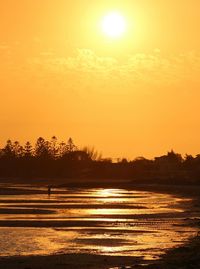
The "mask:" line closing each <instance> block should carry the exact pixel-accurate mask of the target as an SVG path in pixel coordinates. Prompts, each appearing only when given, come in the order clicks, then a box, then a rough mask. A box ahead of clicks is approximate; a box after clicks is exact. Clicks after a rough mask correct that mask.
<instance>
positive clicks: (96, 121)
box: [0, 0, 200, 159]
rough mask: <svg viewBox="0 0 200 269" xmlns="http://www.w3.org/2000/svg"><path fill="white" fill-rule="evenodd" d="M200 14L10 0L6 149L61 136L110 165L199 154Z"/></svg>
mask: <svg viewBox="0 0 200 269" xmlns="http://www.w3.org/2000/svg"><path fill="white" fill-rule="evenodd" d="M177 10H178V12H177ZM199 10H200V1H196V0H191V1H190V2H188V1H186V0H177V1H172V0H170V1H164V0H160V1H156V0H149V1H144V0H141V1H132V0H124V1H106V0H102V1H92V2H91V1H89V0H85V1H81V0H77V1H75V2H74V1H64V0H60V1H48V0H43V1H39V0H38V1H33V0H29V1H22V0H19V1H13V0H7V1H3V4H2V7H1V9H0V32H1V36H0V86H1V87H0V96H1V105H0V129H1V137H0V145H1V146H3V145H4V144H5V142H6V140H7V139H11V140H18V141H19V142H20V143H21V144H23V143H25V142H26V141H27V140H29V141H30V142H31V143H32V144H33V145H34V143H35V141H36V139H37V138H38V137H40V136H42V137H44V138H46V139H50V138H51V137H52V136H53V135H56V136H57V137H58V139H59V140H61V141H65V142H66V141H67V139H68V138H69V137H72V138H73V140H74V142H75V143H76V144H77V145H78V146H80V147H82V146H85V145H89V146H94V147H95V148H96V149H97V150H98V151H99V152H101V153H102V155H103V156H104V157H111V158H118V157H119V158H123V157H127V158H131V159H133V158H135V157H137V156H141V155H142V156H145V157H151V158H152V157H154V156H158V155H162V154H164V153H166V152H167V151H168V150H171V149H174V150H175V151H177V152H180V153H181V154H183V155H184V154H185V153H190V154H194V155H195V154H198V152H199V149H200V140H199V136H200V128H199V126H200V124H199V123H200V116H199V115H200V109H199V101H198V100H199V98H200V92H199V87H200V75H199V66H200V50H199V48H200V38H199V25H200V16H199V13H198V11H199ZM8 18H9V19H8Z"/></svg>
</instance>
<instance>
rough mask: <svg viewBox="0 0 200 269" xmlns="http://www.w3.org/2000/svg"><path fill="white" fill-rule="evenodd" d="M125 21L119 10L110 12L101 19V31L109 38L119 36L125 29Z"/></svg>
mask: <svg viewBox="0 0 200 269" xmlns="http://www.w3.org/2000/svg"><path fill="white" fill-rule="evenodd" d="M126 27H127V25H126V21H125V19H124V17H123V16H122V15H121V14H120V13H119V12H111V13H109V14H108V15H106V16H105V17H104V19H103V21H102V30H103V32H104V33H105V34H106V35H107V36H109V37H111V38H119V37H120V36H122V35H123V34H124V32H125V31H126Z"/></svg>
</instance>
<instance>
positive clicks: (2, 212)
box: [0, 186, 197, 259]
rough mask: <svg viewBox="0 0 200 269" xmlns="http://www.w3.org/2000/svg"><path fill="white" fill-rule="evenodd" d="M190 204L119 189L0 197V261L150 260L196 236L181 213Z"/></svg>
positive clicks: (68, 190)
mask: <svg viewBox="0 0 200 269" xmlns="http://www.w3.org/2000/svg"><path fill="white" fill-rule="evenodd" d="M20 188H22V189H23V190H26V189H28V188H30V187H29V186H19V187H18V189H20ZM38 190H39V191H40V192H41V191H44V190H45V189H42V188H39V189H38ZM34 191H37V188H34ZM183 202H184V203H183ZM189 203H190V200H188V199H180V198H176V197H174V196H171V195H168V194H159V193H153V192H144V191H126V190H122V189H54V190H53V192H52V195H51V196H50V197H48V196H47V194H44V193H33V194H31V192H30V193H29V194H27V193H26V194H20V195H3V196H0V205H1V209H0V227H1V228H0V238H1V239H0V249H1V253H0V256H14V255H49V254H54V253H74V252H75V253H95V254H102V255H103V254H107V255H125V256H140V257H145V258H146V259H153V258H155V257H158V255H160V254H161V253H163V251H166V250H167V249H169V248H172V247H174V246H177V245H180V244H182V243H184V242H185V241H187V240H188V239H189V238H190V237H192V236H194V235H195V234H196V232H197V229H196V228H195V227H193V228H191V227H190V226H189V225H187V221H186V219H185V217H186V216H187V217H191V214H192V213H191V214H190V212H187V213H186V212H185V209H186V207H187V206H188V208H189ZM193 214H194V213H193ZM192 216H194V215H192ZM183 222H184V225H183ZM2 226H4V227H2ZM6 226H7V227H6ZM8 226H10V227H8ZM12 226H13V227H12ZM14 226H18V227H14ZM28 226H29V227H28ZM48 227H50V228H48Z"/></svg>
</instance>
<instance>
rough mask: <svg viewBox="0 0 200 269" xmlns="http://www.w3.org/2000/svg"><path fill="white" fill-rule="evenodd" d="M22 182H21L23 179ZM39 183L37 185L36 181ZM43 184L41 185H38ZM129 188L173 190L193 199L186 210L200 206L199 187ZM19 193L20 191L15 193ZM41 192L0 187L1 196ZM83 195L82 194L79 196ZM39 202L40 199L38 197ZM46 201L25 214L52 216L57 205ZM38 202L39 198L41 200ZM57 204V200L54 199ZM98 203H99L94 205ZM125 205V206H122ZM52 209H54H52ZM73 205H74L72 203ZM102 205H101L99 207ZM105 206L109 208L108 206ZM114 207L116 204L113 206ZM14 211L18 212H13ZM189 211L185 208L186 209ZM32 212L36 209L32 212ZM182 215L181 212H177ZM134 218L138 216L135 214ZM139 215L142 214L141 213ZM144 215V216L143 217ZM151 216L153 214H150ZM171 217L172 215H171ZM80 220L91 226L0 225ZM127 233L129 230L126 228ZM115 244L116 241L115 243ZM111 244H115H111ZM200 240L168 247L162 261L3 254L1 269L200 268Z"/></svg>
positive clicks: (2, 223)
mask: <svg viewBox="0 0 200 269" xmlns="http://www.w3.org/2000/svg"><path fill="white" fill-rule="evenodd" d="M20 183H21V182H20ZM34 185H35V186H37V184H34ZM39 185H40V186H42V184H41V183H40V184H39ZM127 187H128V188H129V189H133V190H143V191H151V192H158V193H170V194H172V195H176V196H178V197H180V198H181V197H182V198H183V197H187V198H189V199H193V200H192V201H191V203H190V206H191V208H190V209H189V208H187V210H191V211H196V209H197V208H199V206H200V203H199V201H200V200H199V193H200V191H199V190H200V188H199V187H196V186H162V185H161V186H160V185H148V186H147V185H135V186H131V187H130V185H129V184H128V186H127ZM16 193H17V194H16ZM34 193H38V190H36V189H35V190H34V189H33V190H31V191H30V189H28V187H27V189H26V188H25V187H24V188H23V189H21V187H19V188H9V189H8V188H0V194H1V195H2V196H4V195H11V197H12V196H13V195H17V196H20V195H24V194H25V195H26V194H27V195H29V194H34ZM39 193H40V194H44V193H46V191H45V190H42V189H41V190H39ZM80 198H81V197H80ZM3 201H4V202H6V203H8V204H9V202H10V200H7V199H4V200H3ZM14 201H15V202H16V204H17V203H18V202H19V200H14ZM21 202H22V203H23V202H27V200H23V199H22V200H21ZM35 202H36V203H37V200H35ZM43 202H44V204H43V206H40V208H39V209H38V208H37V209H35V210H33V209H31V208H30V209H29V208H26V209H25V212H24V213H27V214H31V213H33V214H42V215H45V214H46V215H51V214H53V210H54V208H55V207H56V206H53V204H54V202H53V201H51V202H52V205H51V206H45V204H48V203H49V200H48V199H46V200H43ZM38 203H39V200H38ZM55 203H56V202H55ZM95 206H97V207H98V206H99V205H95ZM126 206H127V207H126V208H127V209H128V208H129V207H130V208H132V209H142V208H143V209H145V207H142V206H141V208H140V207H139V206H138V207H137V206H133V205H126ZM61 207H62V208H63V209H70V205H69V204H62V205H61ZM79 207H80V208H81V206H80V205H77V208H79ZM91 207H92V206H91V205H88V208H91ZM122 207H123V206H122ZM49 208H50V209H51V210H49ZM73 208H74V206H73ZM99 208H100V206H99ZM105 208H106V207H105ZM107 208H108V209H109V208H110V206H109V204H107ZM112 208H113V207H112ZM13 210H15V211H13ZM187 210H186V211H187ZM31 211H33V212H31ZM13 213H14V214H20V213H21V212H20V209H16V208H15V209H12V208H9V207H8V208H7V209H0V214H13ZM166 214H169V213H163V217H166ZM177 214H179V213H177ZM184 214H185V213H184V212H180V215H181V217H182V218H183V217H185V218H187V214H185V215H184ZM107 217H109V216H107ZM120 217H121V216H120V215H116V218H119V219H120ZM124 217H126V218H129V217H130V218H132V217H131V216H130V215H126V216H124ZM134 217H135V215H134ZM138 217H139V216H138ZM140 217H141V218H143V217H145V215H144V216H142V215H141V216H140ZM148 217H151V216H148ZM154 217H155V215H153V214H152V218H154ZM159 217H162V215H160V214H159ZM169 217H170V214H169ZM187 221H188V223H189V225H191V226H195V227H199V226H200V219H199V218H191V219H190V220H188V219H187ZM81 222H84V225H85V226H87V227H88V228H89V227H90V225H91V222H90V221H88V222H87V221H85V220H84V221H82V220H79V221H77V220H76V221H73V220H71V221H69V220H61V221H55V220H50V221H46V222H45V221H44V220H41V221H38V220H37V221H36V220H32V221H29V222H28V221H26V220H24V221H22V220H20V222H19V221H16V220H1V221H0V227H54V228H56V227H57V229H59V228H62V227H69V228H70V227H76V226H80V225H82V224H81ZM93 224H95V225H96V226H99V229H101V225H102V223H101V221H97V222H96V223H93ZM124 232H126V231H125V230H124ZM115 243H116V242H115ZM111 244H112V243H111ZM199 253H200V239H199V236H196V237H195V238H193V239H192V240H190V241H189V242H188V243H186V244H185V245H184V246H180V247H177V248H174V249H171V250H168V251H167V253H166V254H164V255H161V258H160V260H159V261H153V260H143V259H142V258H141V257H133V256H132V257H128V256H108V255H107V256H106V255H90V254H79V253H76V254H62V253H61V254H59V253H57V254H56V255H49V256H21V257H6V258H5V257H1V258H0V268H5V269H14V268H19V269H25V268H26V269H28V268H29V269H39V268H40V269H42V268H50V269H51V268H52V269H53V268H55V269H57V268H69V269H73V268H74V269H76V268H77V269H82V268H90V269H108V268H115V269H124V268H127V269H128V268H129V269H137V268H148V269H152V268H157V269H168V268H171V269H183V268H185V269H187V268H188V269H193V268H195V269H196V268H200V254H199Z"/></svg>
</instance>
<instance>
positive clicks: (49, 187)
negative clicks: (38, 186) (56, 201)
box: [48, 185, 51, 196]
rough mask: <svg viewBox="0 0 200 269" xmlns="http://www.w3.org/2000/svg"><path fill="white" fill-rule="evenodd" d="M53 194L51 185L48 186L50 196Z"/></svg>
mask: <svg viewBox="0 0 200 269" xmlns="http://www.w3.org/2000/svg"><path fill="white" fill-rule="evenodd" d="M50 195H51V185H49V186H48V196H50Z"/></svg>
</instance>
